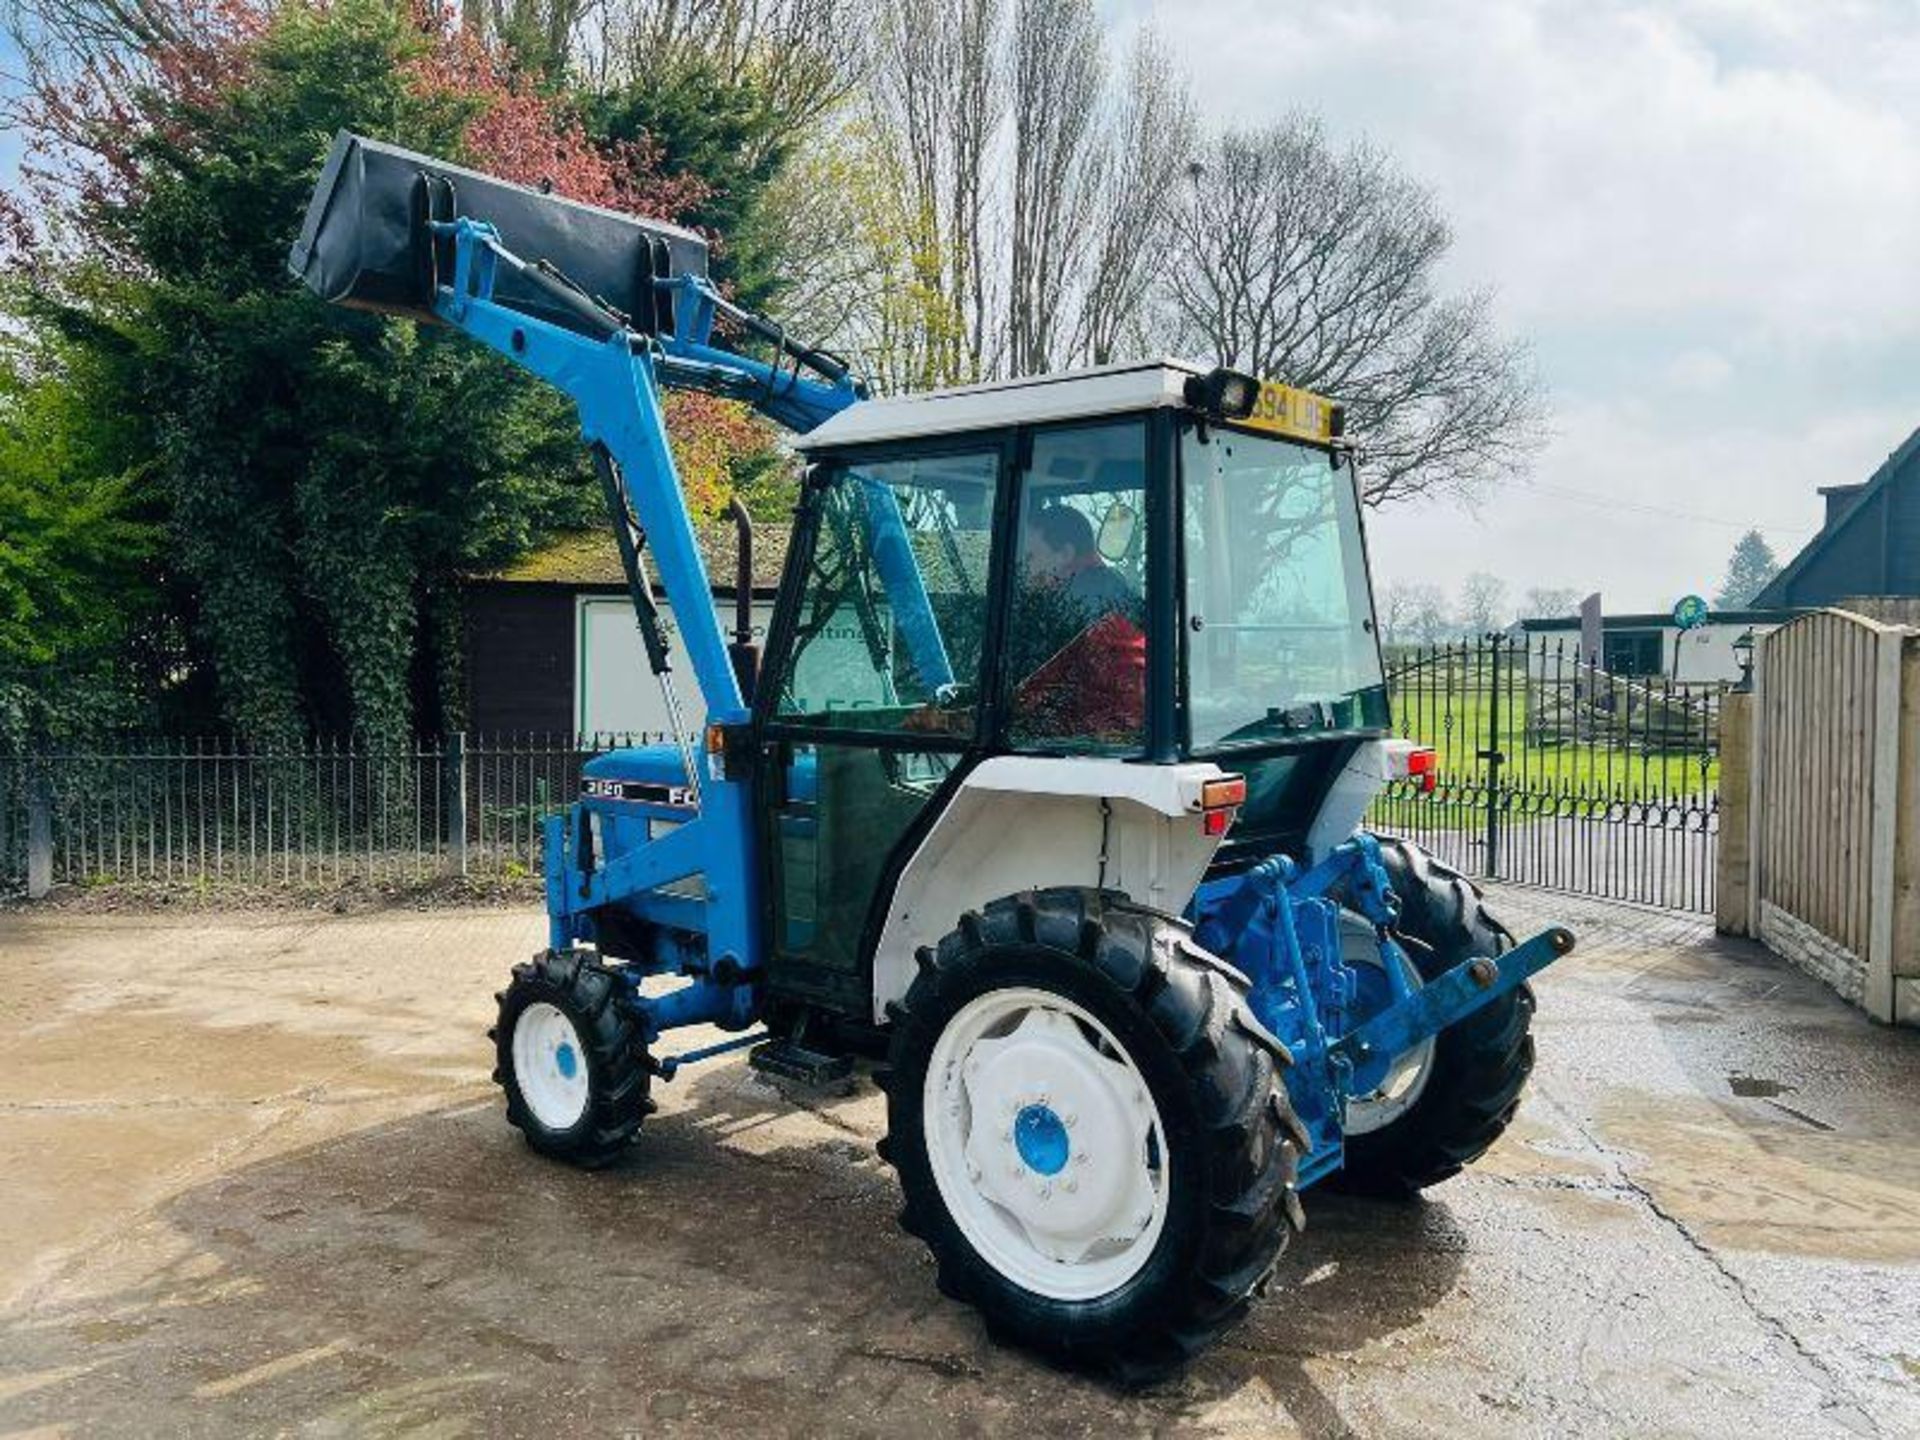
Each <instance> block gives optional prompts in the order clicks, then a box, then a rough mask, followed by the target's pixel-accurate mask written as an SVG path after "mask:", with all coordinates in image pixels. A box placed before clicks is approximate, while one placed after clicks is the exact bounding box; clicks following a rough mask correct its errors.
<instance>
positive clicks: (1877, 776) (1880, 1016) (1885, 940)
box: [1861, 629, 1906, 1025]
mask: <svg viewBox="0 0 1920 1440" xmlns="http://www.w3.org/2000/svg"><path fill="white" fill-rule="evenodd" d="M1905 642H1906V632H1905V631H1902V630H1894V629H1886V630H1882V631H1881V632H1880V634H1879V636H1878V643H1877V645H1876V647H1875V654H1874V667H1873V676H1874V685H1873V756H1872V765H1873V785H1872V789H1871V790H1870V791H1869V792H1868V794H1869V796H1870V797H1871V799H1870V803H1871V805H1872V806H1873V809H1872V811H1871V814H1872V817H1873V818H1872V829H1871V832H1870V836H1871V838H1870V839H1869V842H1868V846H1869V849H1868V854H1869V855H1870V857H1871V858H1870V860H1869V862H1868V869H1867V885H1868V890H1867V906H1868V910H1867V954H1866V961H1867V974H1866V990H1865V993H1864V994H1863V995H1862V996H1861V1004H1862V1005H1863V1006H1864V1008H1865V1009H1866V1012H1867V1013H1868V1014H1869V1015H1871V1016H1872V1017H1873V1018H1874V1019H1876V1020H1884V1021H1885V1022H1886V1023H1888V1024H1889V1025H1891V1024H1892V1023H1893V939H1894V936H1893V901H1894V884H1895V881H1896V879H1897V876H1898V872H1897V871H1896V870H1895V869H1894V863H1893V862H1894V850H1895V842H1896V841H1897V840H1898V839H1899V826H1898V821H1899V817H1900V805H1899V795H1900V660H1901V655H1902V652H1903V651H1904V650H1905V649H1906V644H1905Z"/></svg>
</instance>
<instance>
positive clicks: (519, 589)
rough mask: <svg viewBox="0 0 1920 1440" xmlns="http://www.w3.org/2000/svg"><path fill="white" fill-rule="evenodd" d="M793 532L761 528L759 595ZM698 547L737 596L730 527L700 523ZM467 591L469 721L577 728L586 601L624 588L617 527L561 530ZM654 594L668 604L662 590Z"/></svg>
mask: <svg viewBox="0 0 1920 1440" xmlns="http://www.w3.org/2000/svg"><path fill="white" fill-rule="evenodd" d="M788 538H789V531H788V528H787V527H786V526H784V525H761V526H759V527H757V528H756V531H755V537H754V549H753V594H754V598H755V599H756V600H759V601H763V602H766V601H771V600H772V599H773V596H774V592H775V591H776V589H777V588H778V587H779V583H780V569H781V566H782V565H784V564H785V562H786V552H787V541H788ZM700 546H701V552H702V555H703V557H704V558H705V560H706V566H707V576H708V579H709V580H711V581H712V582H713V595H714V599H715V601H716V603H726V602H731V601H732V600H733V598H734V581H735V574H736V563H737V557H738V554H739V551H738V548H737V546H738V541H737V539H736V537H735V533H734V531H733V528H732V527H731V526H718V525H716V526H708V527H703V528H702V529H701V531H700ZM463 590H464V597H465V613H466V655H465V662H466V666H465V668H466V699H467V726H468V728H469V729H471V730H474V731H541V732H551V733H554V734H566V733H570V732H572V730H573V729H574V728H575V726H574V722H575V718H576V716H578V715H579V713H580V705H579V697H580V694H581V692H582V688H583V686H584V685H585V682H586V676H585V674H584V673H583V671H584V668H585V665H586V664H587V663H591V662H590V661H589V659H588V657H587V656H586V655H585V654H584V653H583V651H582V647H581V645H580V615H581V610H582V602H583V601H584V600H589V599H592V600H621V599H624V597H625V595H626V593H627V590H626V582H625V579H624V577H623V576H622V574H621V570H620V555H619V552H618V550H617V549H616V548H615V546H614V542H613V536H612V534H611V533H610V532H606V531H597V530H596V531H584V532H580V533H577V534H568V535H562V536H560V537H558V538H556V539H555V540H553V541H551V542H550V543H548V544H547V545H545V546H543V547H541V548H540V549H539V550H536V551H535V552H534V553H532V554H531V555H528V556H527V557H526V558H525V559H523V560H521V561H520V562H519V563H517V564H515V565H512V566H509V567H508V568H507V569H505V570H501V571H498V572H496V573H494V574H491V575H476V576H473V577H471V578H469V579H468V580H467V581H466V582H465V585H464V586H463ZM656 591H657V587H656ZM655 598H656V599H658V600H659V601H661V602H662V603H663V604H664V601H665V596H664V594H658V593H656V597H655Z"/></svg>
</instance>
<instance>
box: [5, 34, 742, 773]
mask: <svg viewBox="0 0 1920 1440" xmlns="http://www.w3.org/2000/svg"><path fill="white" fill-rule="evenodd" d="M185 33H187V34H189V35H191V36H192V38H190V39H186V40H173V39H167V38H161V39H158V40H137V41H136V43H134V45H133V49H134V52H135V53H136V54H137V56H138V57H139V60H140V65H141V69H140V74H141V77H142V83H141V84H140V85H138V86H135V87H132V88H130V89H119V90H114V91H112V92H107V91H103V90H90V89H89V88H88V87H86V86H82V85H77V84H65V85H63V84H61V83H58V82H56V81H53V80H51V79H49V78H48V77H47V76H45V75H43V76H42V83H41V84H40V86H39V89H38V91H37V93H36V101H37V108H35V109H32V110H31V111H30V118H31V119H33V120H35V121H36V122H37V126H38V134H39V136H40V138H41V139H42V140H43V141H44V142H46V143H47V144H48V145H49V146H58V147H60V148H61V150H62V152H63V153H64V154H65V155H66V156H67V160H68V164H67V167H66V169H65V171H64V172H53V173H42V174H40V175H38V176H36V177H33V181H32V183H34V184H36V185H38V186H39V190H38V193H37V195H36V196H35V198H36V199H38V200H40V201H43V202H45V206H46V208H47V209H48V210H50V212H51V213H54V214H57V215H59V216H60V217H61V219H62V220H63V221H64V223H65V227H66V228H65V232H64V236H62V235H59V234H52V233H49V234H45V235H43V236H42V237H40V249H39V252H38V253H36V255H35V256H34V257H33V258H32V262H31V263H32V264H33V265H34V266H35V267H36V268H37V273H38V276H39V278H40V281H41V283H40V284H39V285H37V286H36V287H35V288H34V289H33V290H32V291H31V292H30V293H28V294H27V295H26V296H25V298H24V299H23V301H22V303H21V304H20V305H19V307H18V308H17V312H16V313H17V315H18V317H19V320H20V321H21V322H23V323H24V324H25V325H26V326H27V327H28V329H29V331H30V333H31V334H33V335H34V336H36V337H38V339H39V341H40V343H42V344H53V343H55V342H56V341H57V342H58V343H60V344H64V345H69V346H73V347H77V348H78V349H79V350H80V351H82V352H84V353H85V355H86V356H87V363H88V365H89V366H90V367H92V368H93V369H94V370H95V371H96V372H97V374H98V376H99V382H98V385H97V392H98V404H99V405H100V406H101V407H102V408H101V413H103V414H107V415H112V416H116V417H127V424H128V426H129V427H130V430H131V432H132V433H131V434H130V435H129V436H128V437H127V440H128V443H127V446H126V449H127V451H128V452H130V453H135V454H140V455H144V456H146V457H149V460H148V470H147V473H148V474H149V475H150V478H151V484H152V486H153V487H154V490H155V493H156V494H157V495H158V497H159V498H160V501H161V503H162V504H163V506H164V508H165V511H166V514H167V520H168V525H167V535H168V559H169V569H170V582H169V592H170V593H169V600H170V606H171V609H172V610H173V612H174V613H176V614H178V615H180V616H183V617H186V618H188V620H189V621H190V623H191V639H192V653H191V656H190V659H191V661H192V662H193V664H194V665H195V666H197V667H201V668H205V669H207V670H209V671H210V672H211V673H212V674H213V675H214V676H215V677H216V680H217V686H216V693H217V700H218V708H219V713H220V716H221V718H223V719H224V720H225V721H226V722H227V723H229V724H231V725H232V726H233V727H234V728H236V729H237V730H239V731H241V732H243V733H245V734H247V735H249V736H252V737H254V738H258V739H273V738H284V737H288V736H292V735H296V734H298V733H300V732H302V731H303V730H305V729H307V728H309V727H321V728H344V727H346V726H348V725H352V726H354V727H357V728H359V729H362V730H365V731H369V732H379V733H398V732H402V731H404V730H405V729H407V728H408V727H409V726H410V725H411V724H412V723H414V722H415V721H416V720H420V721H424V722H426V723H429V724H432V723H441V722H444V721H446V720H448V719H451V718H454V717H452V716H451V715H449V714H448V713H447V712H448V711H449V709H450V708H451V707H452V705H453V700H454V696H455V695H456V693H457V686H456V685H455V683H454V680H455V675H454V673H453V665H454V662H455V659H456V657H457V647H456V646H452V645H447V644H444V643H443V644H437V645H436V644H435V643H433V642H434V641H435V640H436V638H438V639H441V640H445V639H446V638H449V637H452V636H456V635H457V631H458V627H457V625H455V624H453V623H452V621H451V618H450V617H451V616H452V614H453V606H454V603H455V597H456V594H457V590H456V584H455V580H456V577H457V575H458V574H459V573H461V572H463V571H468V570H473V569H484V568H489V567H491V566H495V565H499V564H502V563H505V562H506V561H507V560H509V559H511V558H512V557H513V556H514V555H516V554H517V553H519V552H521V551H522V550H524V549H525V548H527V547H528V546H529V545H530V544H531V543H533V542H534V541H535V540H536V539H537V538H538V537H539V536H540V535H542V534H543V533H544V532H546V531H547V530H549V529H551V528H553V527H555V526H561V525H580V524H586V523H590V522H591V520H592V519H593V517H594V515H595V513H596V511H595V508H594V506H595V494H594V491H593V489H592V486H591V484H590V481H589V480H588V477H587V475H586V472H585V468H584V464H583V460H582V457H581V454H580V449H579V446H578V443H577V438H576V432H575V427H574V423H573V419H572V416H571V414H570V412H569V410H568V408H567V407H566V405H565V403H564V401H562V400H561V399H560V397H558V396H557V395H555V394H553V393H552V392H550V391H548V390H546V389H545V387H541V386H537V385H532V384H529V383H527V382H526V381H525V379H524V377H521V376H519V375H518V374H516V373H515V372H514V371H513V370H512V369H511V367H509V366H508V365H507V364H506V363H505V362H503V361H500V360H498V359H497V358H495V357H492V356H490V355H488V354H486V353H485V352H483V351H481V350H480V349H479V348H478V347H476V346H473V345H472V344H470V343H468V342H466V341H465V340H464V339H462V338H461V337H458V336H454V335H451V334H447V333H442V332H436V331H433V330H430V329H420V328H417V327H415V326H413V325H412V324H410V323H406V322H400V321H392V320H388V319H385V318H382V317H377V316H371V315H365V314H359V313H354V312H349V311H344V310H340V309H338V308H335V307H329V306H326V305H323V304H321V303H320V302H318V301H317V300H315V299H313V298H312V297H311V296H309V295H307V294H306V293H305V292H304V291H303V290H301V289H299V288H298V287H297V286H295V285H294V284H292V283H291V282H290V281H289V279H288V278H287V276H286V274H285V271H284V263H285V255H286V251H287V247H288V244H289V242H290V241H291V239H292V237H293V235H294V233H295V231H296V230H297V227H298V225H299V223H300V218H301V216H302V214H303V212H304V209H305V203H306V199H307V196H308V194H309V193H310V190H311V187H312V183H313V178H314V176H315V175H316V174H317V173H318V169H319V163H320V160H321V158H322V156H323V155H324V154H325V151H326V148H327V146H328V144H329V142H330V140H331V137H332V135H333V133H334V131H335V130H336V129H337V128H339V127H341V126H349V127H352V128H356V129H362V130H366V131H371V132H373V133H377V134H379V135H381V136H383V137H385V138H389V139H392V140H394V141H397V142H399V143H401V144H403V145H407V146H410V147H412V148H416V149H420V150H424V151H427V152H429V153H435V154H444V155H448V156H451V157H454V158H459V159H464V160H467V161H469V162H471V163H475V164H478V165H481V166H483V167H485V168H489V169H492V170H494V171H496V172H498V173H503V174H506V175H508V176H509V177H511V178H517V179H523V180H538V179H545V180H550V181H552V182H553V184H554V185H555V188H556V189H559V190H561V191H562V192H563V193H570V194H573V195H575V196H578V197H579V198H583V199H588V200H593V201H596V202H599V203H606V204H614V205H619V206H623V207H625V208H629V209H635V210H641V211H645V212H647V213H653V214H661V215H666V216H668V217H669V218H670V217H671V216H672V215H673V214H674V213H675V211H676V210H677V209H678V208H679V207H680V206H681V205H683V204H687V203H691V202H692V201H695V200H697V199H698V198H699V197H700V195H701V194H702V193H704V192H703V187H701V186H699V185H698V184H696V183H688V182H685V181H676V180H674V179H672V178H671V177H667V176H665V175H664V174H663V173H661V172H660V171H659V169H658V168H657V161H656V156H655V152H654V151H653V149H652V148H650V147H648V146H646V145H644V144H642V143H640V142H639V141H638V140H634V141H630V142H625V143H612V144H608V145H596V144H595V143H593V142H592V141H591V140H590V138H589V137H588V136H587V134H586V132H585V130H584V128H583V127H582V125H581V123H580V122H579V120H578V119H576V118H574V117H572V116H571V115H569V114H568V113H567V112H566V111H564V110H563V109H561V108H559V107H558V106H556V105H555V104H554V103H553V102H552V101H550V100H549V99H548V98H546V97H545V96H543V95H542V94H540V93H539V92H537V91H535V90H534V89H532V88H531V87H530V85H529V83H528V82H526V81H524V80H523V79H520V78H516V77H515V76H513V75H512V74H509V73H508V72H507V71H506V70H505V68H504V67H503V66H502V65H501V64H500V63H499V61H498V59H497V57H496V56H495V55H494V54H492V53H491V52H490V51H488V50H487V49H486V48H485V47H484V46H483V45H482V44H480V42H478V41H477V40H475V39H474V38H473V37H472V36H471V35H467V34H464V33H462V32H461V31H460V30H458V29H457V28H455V27H454V26H452V25H451V24H450V23H448V22H446V21H444V20H442V19H439V18H437V17H435V16H434V15H432V14H427V15H422V14H421V13H419V12H416V11H415V10H413V9H412V8H411V7H409V6H407V5H405V4H399V3H391V0H335V3H331V4H327V5H317V4H309V3H305V0H292V3H287V4H284V5H282V6H280V7H279V8H277V9H276V10H274V11H273V12H272V13H271V14H270V15H266V16H257V15H248V16H243V17H242V19H241V20H240V21H236V22H235V23H234V24H233V25H232V26H231V27H229V28H228V29H227V30H225V31H222V32H219V33H216V34H214V36H213V37H212V38H211V39H209V38H207V34H206V32H204V31H200V30H195V29H192V28H191V27H188V29H187V31H186V32H185ZM89 63H90V64H95V65H97V64H98V63H99V62H97V61H95V62H89ZM119 63H126V62H124V61H122V62H119ZM129 96H130V97H131V98H130V99H129V98H127V97H129ZM129 106H131V107H133V108H132V110H131V111H129V110H128V107H129ZM99 257H111V261H110V262H109V261H107V260H103V259H101V258H99ZM89 469H92V470H93V473H94V474H95V475H96V476H99V475H104V474H111V473H112V472H111V471H110V470H107V469H106V468H105V467H89V466H86V465H80V466H78V471H79V472H86V471H88V470H89ZM75 483H76V484H77V483H79V482H78V481H77V480H76V482H75ZM95 483H98V482H97V480H96V482H95Z"/></svg>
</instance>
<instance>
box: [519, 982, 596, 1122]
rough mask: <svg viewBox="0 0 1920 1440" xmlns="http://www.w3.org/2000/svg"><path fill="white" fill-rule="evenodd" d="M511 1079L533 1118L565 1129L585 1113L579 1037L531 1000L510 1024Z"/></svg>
mask: <svg viewBox="0 0 1920 1440" xmlns="http://www.w3.org/2000/svg"><path fill="white" fill-rule="evenodd" d="M513 1075H514V1080H515V1082H516V1083H517V1084H518V1085H519V1087H520V1098H521V1099H522V1100H524V1101H525V1102H526V1105H527V1109H528V1110H530V1111H532V1112H533V1118H534V1119H535V1120H537V1121H539V1122H540V1124H541V1125H542V1126H544V1127H545V1128H546V1129H548V1130H553V1131H562V1130H570V1129H572V1128H573V1127H574V1126H575V1125H577V1124H578V1123H579V1121H580V1117H581V1116H582V1115H584V1114H586V1111H587V1091H588V1075H587V1067H586V1065H585V1063H584V1061H583V1059H582V1054H581V1047H580V1036H579V1034H578V1032H576V1031H575V1030H574V1028H573V1021H572V1020H570V1019H569V1018H568V1017H567V1015H566V1013H565V1012H564V1011H563V1010H561V1009H560V1008H559V1007H558V1006H555V1005H550V1004H548V1003H547V1002H546V1001H544V1000H536V1001H535V1002H534V1003H533V1004H531V1005H529V1006H527V1008H526V1009H524V1010H522V1011H521V1012H520V1014H519V1017H518V1018H517V1019H516V1020H515V1021H514V1025H513Z"/></svg>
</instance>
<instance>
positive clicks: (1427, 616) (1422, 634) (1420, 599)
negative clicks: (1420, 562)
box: [1406, 582, 1454, 645]
mask: <svg viewBox="0 0 1920 1440" xmlns="http://www.w3.org/2000/svg"><path fill="white" fill-rule="evenodd" d="M1406 596H1407V600H1406V603H1407V619H1406V626H1407V634H1408V635H1409V636H1410V637H1412V639H1413V640H1414V642H1415V643H1417V644H1420V645H1438V644H1439V643H1440V642H1441V641H1442V640H1444V639H1446V638H1447V636H1448V635H1450V634H1452V633H1453V630H1454V620H1453V615H1452V612H1450V611H1449V610H1448V609H1447V597H1446V592H1444V591H1443V590H1441V588H1440V587H1439V586H1438V585H1429V584H1426V583H1425V582H1422V583H1420V584H1417V585H1409V586H1407V587H1406Z"/></svg>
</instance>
